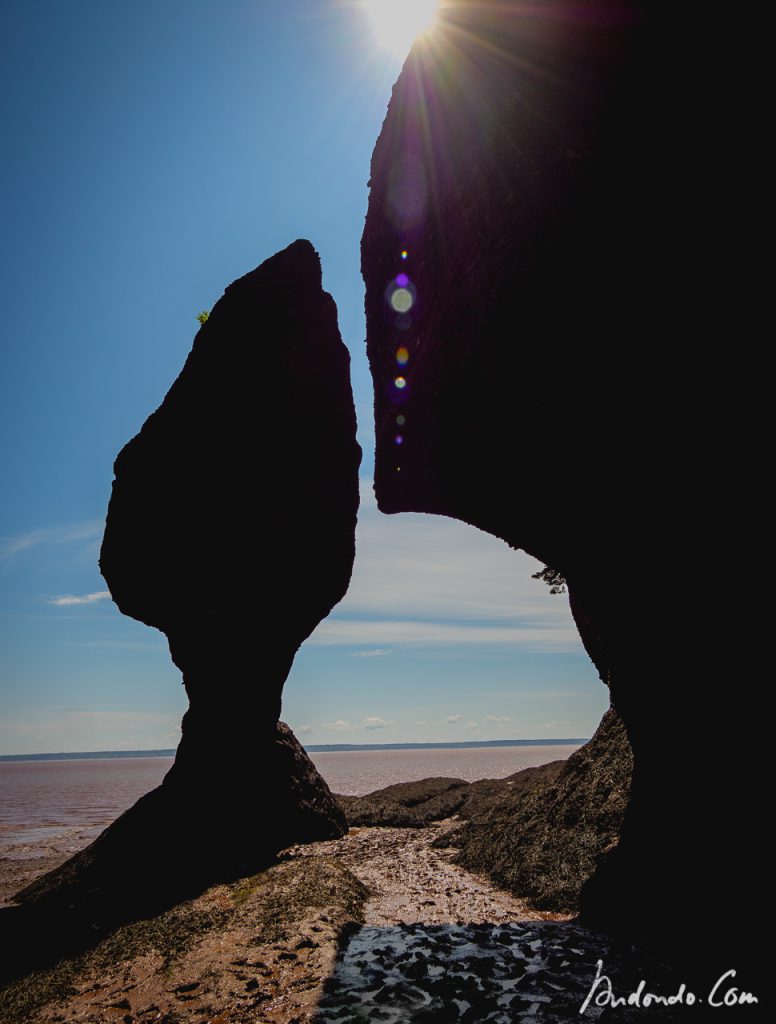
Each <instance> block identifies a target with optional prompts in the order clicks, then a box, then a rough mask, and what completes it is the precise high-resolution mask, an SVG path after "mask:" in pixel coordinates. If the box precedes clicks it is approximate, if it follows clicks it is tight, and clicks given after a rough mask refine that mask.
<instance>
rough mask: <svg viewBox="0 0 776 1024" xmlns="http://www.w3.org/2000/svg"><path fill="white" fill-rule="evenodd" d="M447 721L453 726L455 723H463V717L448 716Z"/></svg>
mask: <svg viewBox="0 0 776 1024" xmlns="http://www.w3.org/2000/svg"><path fill="white" fill-rule="evenodd" d="M445 721H446V722H449V723H450V724H452V723H453V722H462V721H463V715H448V716H447V718H446V719H445Z"/></svg>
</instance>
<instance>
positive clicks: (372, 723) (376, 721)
mask: <svg viewBox="0 0 776 1024" xmlns="http://www.w3.org/2000/svg"><path fill="white" fill-rule="evenodd" d="M393 724H394V723H393V722H387V721H386V720H385V719H384V718H378V717H377V715H370V716H369V717H368V718H365V719H364V721H363V726H364V728H365V729H384V728H385V727H386V726H387V725H393Z"/></svg>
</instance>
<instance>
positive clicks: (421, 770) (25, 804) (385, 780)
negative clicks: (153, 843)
mask: <svg viewBox="0 0 776 1024" xmlns="http://www.w3.org/2000/svg"><path fill="white" fill-rule="evenodd" d="M578 748H579V744H574V745H558V744H556V745H538V744H537V745H535V746H519V747H485V748H482V747H479V748H477V747H475V748H466V747H464V748H447V747H444V748H439V747H434V748H427V749H423V748H422V749H411V750H348V751H324V752H320V751H316V752H310V757H311V759H312V760H313V761H314V763H315V765H316V767H317V768H318V770H319V771H320V773H321V775H323V777H324V778H325V779H326V781H327V782H328V784H329V786H330V787H331V789H332V790H333V791H334V792H335V793H348V794H352V795H355V796H361V795H363V794H364V793H370V792H371V791H372V790H374V789H380V788H381V787H383V786H388V785H391V784H392V783H394V782H410V781H412V780H414V779H424V778H427V777H428V776H433V775H444V776H454V777H456V778H461V779H466V780H467V781H468V782H474V781H475V780H477V779H487V778H490V779H497V778H504V776H506V775H511V774H512V773H513V772H516V771H520V770H521V769H522V768H530V767H532V766H534V765H539V764H545V763H546V762H547V761H555V760H557V759H559V758H566V757H568V756H569V754H571V753H573V752H574V751H575V750H577V749H578ZM172 760H173V759H172V757H120V756H115V755H114V756H111V757H109V758H89V759H85V760H75V759H68V760H49V761H5V762H0V856H7V855H11V856H25V855H27V854H29V855H32V854H33V853H34V850H35V848H36V846H37V844H39V843H40V842H44V841H46V840H58V839H66V838H67V836H68V835H70V834H74V833H75V832H83V830H88V831H89V832H91V833H93V834H95V835H96V834H97V833H98V832H100V831H101V830H102V829H103V828H105V826H106V825H109V824H110V822H111V821H113V820H114V819H115V818H117V817H118V815H119V814H121V813H122V811H125V810H126V809H127V808H128V807H130V806H131V805H132V804H133V803H134V802H135V801H136V800H137V799H138V798H139V797H141V796H142V795H143V794H144V793H147V792H148V791H149V790H150V789H153V788H154V786H157V785H158V784H159V783H160V782H161V781H162V779H163V777H164V775H165V773H166V772H167V771H168V769H169V768H170V765H171V764H172Z"/></svg>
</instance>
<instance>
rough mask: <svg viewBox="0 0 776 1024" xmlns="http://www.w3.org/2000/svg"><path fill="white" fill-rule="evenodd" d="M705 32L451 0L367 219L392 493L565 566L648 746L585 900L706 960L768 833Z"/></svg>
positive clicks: (372, 331)
mask: <svg viewBox="0 0 776 1024" xmlns="http://www.w3.org/2000/svg"><path fill="white" fill-rule="evenodd" d="M674 13H677V12H674ZM722 32H723V26H722V25H721V23H720V22H718V21H714V20H713V19H703V24H702V25H699V19H698V18H697V17H696V16H695V15H694V14H693V13H692V12H690V11H689V10H688V11H683V12H680V13H677V16H676V17H674V16H673V14H672V15H671V16H670V17H668V16H667V14H666V12H664V11H661V10H659V9H657V8H655V7H654V5H649V4H646V3H638V2H630V0H626V2H623V3H609V2H603V3H600V4H596V5H594V6H592V7H591V6H590V5H588V6H587V7H584V8H571V7H569V5H567V4H563V3H559V2H554V0H548V2H546V3H543V4H541V5H533V6H530V5H528V6H526V5H521V4H517V3H514V4H512V3H506V4H489V3H478V2H471V0H466V2H463V0H451V2H449V3H447V4H445V5H444V6H443V8H442V9H441V11H440V15H439V21H438V24H437V26H436V27H435V29H434V32H433V34H432V35H431V36H430V37H429V39H428V40H426V41H420V42H418V43H416V45H415V47H414V48H413V50H412V53H411V55H410V56H409V58H408V60H407V61H406V63H405V65H404V68H403V70H402V73H401V75H400V77H399V80H398V82H397V84H396V85H395V87H394V90H393V95H392V98H391V101H390V105H389V108H388V113H387V115H386V118H385V121H384V124H383V127H382V130H381V133H380V136H379V139H378V141H377V144H376V147H375V150H374V154H373V158H372V165H371V182H370V185H371V191H370V197H369V206H368V213H367V218H366V224H365V229H364V234H363V239H362V272H363V276H364V279H365V282H366V318H367V347H368V353H369V360H370V365H371V371H372V376H373V379H374V386H375V426H376V435H377V448H376V494H377V500H378V504H379V507H380V508H381V509H382V510H383V511H384V512H387V513H396V512H403V511H414V512H426V513H435V514H440V515H446V516H452V517H455V518H457V519H460V520H463V521H465V522H467V523H471V524H473V525H474V526H476V527H479V528H480V529H482V530H486V531H488V532H489V533H492V534H494V535H496V536H498V537H501V538H503V539H504V540H505V541H506V542H507V544H508V545H510V546H511V547H514V548H523V549H524V550H526V551H527V552H529V553H530V554H531V555H534V556H535V557H536V558H537V559H539V560H540V561H541V562H542V563H544V564H545V565H548V566H550V567H551V568H553V569H555V570H557V571H558V572H560V573H561V574H562V575H563V576H564V577H565V579H566V581H567V582H568V588H569V596H570V602H571V607H572V611H573V614H574V617H575V619H576V622H577V625H578V627H579V631H580V634H581V637H582V640H583V642H584V644H585V647H586V649H587V651H588V652H589V654H590V656H591V658H592V660H593V661H594V663H595V665H596V667H597V669H598V671H599V673H600V676H601V679H602V680H603V681H604V682H605V683H606V684H607V685H608V686H609V688H610V691H611V697H612V702H613V705H614V708H615V709H616V711H617V712H618V714H619V716H620V717H621V718H622V720H623V722H624V723H625V727H626V730H627V735H628V738H629V740H630V744H631V745H632V748H633V754H634V758H635V767H634V775H633V786H632V793H631V802H630V806H629V808H628V810H627V813H626V817H625V822H624V826H623V831H622V836H621V839H620V842H619V844H616V845H615V846H614V848H613V849H611V850H610V851H609V853H608V854H606V855H605V856H604V857H603V859H602V860H601V862H600V863H599V866H598V870H597V872H596V874H595V875H594V877H593V878H592V879H591V880H590V881H589V882H588V883H587V885H586V887H585V889H584V891H583V894H582V908H583V916H582V919H583V921H584V922H586V923H588V924H591V925H593V926H599V927H603V928H607V929H611V930H614V931H617V932H619V933H621V934H623V935H624V936H626V937H627V938H628V939H629V940H631V939H635V940H639V941H645V942H649V943H651V944H652V945H653V946H654V947H655V948H656V949H657V950H658V952H659V953H661V954H663V955H666V956H669V957H675V958H676V959H677V962H679V963H685V964H686V963H687V962H688V961H689V960H690V959H692V961H693V963H694V964H695V965H696V966H697V964H698V963H702V964H703V965H705V966H707V967H708V969H709V970H710V971H711V970H717V969H719V970H718V973H720V972H721V971H722V970H726V969H728V968H729V967H731V966H733V967H735V966H739V965H742V957H743V959H744V960H745V959H746V949H747V948H748V943H749V941H750V940H749V938H747V936H749V937H751V934H752V933H751V930H750V927H749V926H750V924H751V912H752V910H751V908H753V907H755V906H756V905H757V904H758V900H759V898H760V886H761V880H760V877H761V876H760V874H759V872H758V869H757V867H756V864H757V858H758V851H759V850H760V849H764V848H765V846H766V844H765V843H764V842H761V841H760V840H758V839H757V838H756V836H755V833H756V828H755V823H756V822H757V820H758V819H759V817H760V815H759V811H758V807H759V797H758V793H757V788H756V785H754V780H755V779H756V778H757V777H758V776H757V774H756V773H753V771H752V768H751V764H752V755H753V752H754V751H753V746H752V741H751V738H750V721H749V716H748V711H747V710H746V709H747V706H748V705H747V702H746V701H739V700H738V699H737V697H736V696H734V695H733V693H732V692H731V688H735V687H736V686H737V684H738V682H739V681H740V682H741V684H742V685H748V683H746V684H745V681H746V680H748V679H750V678H752V673H756V671H757V663H756V660H755V658H754V656H753V649H752V647H751V646H750V645H749V644H748V643H746V642H744V643H742V642H740V637H741V635H742V633H745V631H744V630H743V624H742V622H741V611H740V610H739V609H738V607H737V603H736V602H735V601H733V600H731V595H733V594H735V593H736V592H737V591H739V590H741V588H742V586H744V584H743V583H742V582H741V579H740V573H739V571H738V570H737V569H735V568H734V567H733V566H734V560H733V559H732V558H720V557H718V555H717V554H715V548H716V545H717V544H719V543H720V541H721V540H722V539H724V538H727V539H729V540H730V542H731V543H733V542H734V541H736V540H740V539H741V538H742V537H743V536H744V535H745V533H746V529H745V521H746V519H747V518H748V510H749V509H751V507H752V504H753V501H754V498H753V490H752V480H754V479H756V477H757V474H756V473H753V472H751V465H747V459H748V453H749V452H750V451H751V439H752V437H753V436H755V435H756V433H757V429H758V428H757V426H756V425H755V422H754V421H755V418H756V410H755V409H751V410H749V411H743V410H741V409H740V408H738V411H737V413H736V414H735V415H733V413H732V412H731V407H730V405H729V402H731V401H733V400H734V398H735V396H736V394H738V393H740V392H742V391H743V392H745V391H746V389H747V387H748V386H749V385H748V384H747V377H748V376H750V375H751V374H750V366H749V364H748V363H747V360H746V359H745V358H741V357H740V356H738V355H736V354H735V353H731V352H726V354H725V356H724V357H722V356H721V355H720V356H719V357H718V356H716V355H714V354H712V353H710V352H709V351H708V350H707V349H706V347H705V345H704V339H706V338H708V337H709V336H712V335H715V334H717V333H718V332H719V331H720V330H722V331H723V332H724V331H727V330H728V329H729V328H730V329H732V328H733V326H734V325H735V324H736V323H737V322H738V321H739V320H740V318H741V316H743V315H744V313H743V312H742V311H744V310H745V309H746V294H747V290H746V283H745V281H744V275H743V272H742V270H740V269H739V267H738V266H737V265H736V263H735V261H734V260H732V259H731V255H732V254H733V253H735V252H738V251H740V245H739V244H738V242H737V240H736V237H735V235H736V230H737V229H736V226H735V218H733V217H732V216H727V215H726V214H724V213H722V214H721V215H720V216H719V217H715V216H711V215H710V211H711V210H712V209H719V208H720V204H721V207H722V209H723V210H724V209H725V208H726V206H725V204H726V202H727V200H726V199H725V197H726V196H727V195H728V193H727V192H726V191H725V189H726V187H727V181H728V180H729V179H728V178H727V177H726V176H727V174H728V172H729V171H732V170H733V169H734V166H735V163H736V159H735V152H736V150H735V145H732V146H731V147H725V148H724V151H723V152H720V148H719V147H718V146H714V145H713V139H714V138H717V137H718V132H719V118H720V110H721V109H723V108H722V107H721V106H720V104H719V103H718V102H717V100H718V99H719V96H718V94H717V92H716V91H715V90H716V89H721V88H722V85H721V79H720V78H719V74H718V72H715V71H714V70H713V67H712V65H713V63H714V61H715V60H717V59H718V57H715V56H714V55H715V54H716V55H719V54H720V53H722V52H724V41H723V40H722V39H721V33H722ZM688 61H691V65H692V74H691V75H688V72H687V68H688ZM712 82H717V83H718V84H717V86H715V87H714V88H712V93H711V96H712V97H713V96H716V99H712V98H710V96H709V95H708V94H706V93H705V92H704V93H703V94H702V93H701V85H700V83H706V85H708V84H709V83H712ZM728 84H730V83H728ZM706 85H704V89H705V88H706ZM690 111H691V114H690V113H689V112H690ZM734 134H735V133H734ZM739 141H740V140H739ZM712 151H713V152H714V154H715V156H714V158H713V159H710V157H709V154H710V153H711V152H712ZM710 289H711V290H710ZM731 336H732V335H731ZM734 453H736V454H734ZM722 745H724V756H722V754H721V750H722ZM569 827H574V826H573V824H570V825H569ZM485 841H486V840H485V839H483V842H485ZM485 860H486V858H481V859H480V862H479V866H482V864H483V863H484V861H485ZM720 908H724V911H723V912H722V914H721V916H720ZM731 956H733V959H734V960H735V963H733V962H732V961H731ZM697 977H698V975H697V974H696V975H694V980H695V979H697ZM750 980H751V979H750ZM688 983H689V980H688Z"/></svg>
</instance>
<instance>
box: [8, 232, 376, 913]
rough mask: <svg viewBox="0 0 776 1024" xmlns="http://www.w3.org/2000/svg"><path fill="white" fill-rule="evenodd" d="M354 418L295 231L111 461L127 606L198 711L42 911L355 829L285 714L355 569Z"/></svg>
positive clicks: (53, 887)
mask: <svg viewBox="0 0 776 1024" xmlns="http://www.w3.org/2000/svg"><path fill="white" fill-rule="evenodd" d="M355 429H356V423H355V412H354V407H353V398H352V394H351V390H350V381H349V357H348V353H347V350H346V349H345V347H344V345H343V343H342V340H341V338H340V335H339V330H338V327H337V314H336V307H335V304H334V301H333V299H332V298H331V296H330V295H328V294H326V293H325V292H324V291H323V290H322V287H321V268H320V263H319V260H318V256H317V254H316V252H315V250H314V249H313V247H312V246H311V245H310V243H309V242H306V241H297V242H294V243H293V245H291V246H289V247H288V248H287V249H285V250H284V251H282V252H280V253H278V254H277V255H275V256H273V257H272V258H271V259H269V260H267V261H266V262H265V263H263V264H262V265H261V266H260V267H259V268H258V269H256V270H254V271H252V272H251V273H249V274H247V275H246V276H245V277H243V278H241V279H240V280H238V281H236V282H235V283H234V284H232V285H230V286H229V288H227V290H226V292H225V294H224V296H223V298H221V300H220V301H219V302H218V303H217V304H216V306H215V308H214V309H213V311H212V313H211V314H210V317H209V319H208V320H207V322H206V323H205V324H204V325H203V326H202V329H201V330H200V331H199V333H198V334H197V337H196V339H195V342H194V347H193V349H192V352H191V354H190V355H189V357H188V359H187V360H186V364H185V366H184V367H183V370H182V371H181V374H180V376H179V377H178V379H177V380H176V381H175V383H174V384H173V386H172V387H171V389H170V391H169V393H168V394H167V396H166V398H165V399H164V401H163V403H162V405H161V406H160V407H159V409H157V411H156V412H155V413H153V415H151V416H150V417H149V419H148V420H147V421H146V423H145V424H144V426H143V428H142V430H141V431H140V433H139V434H138V435H137V436H136V437H135V438H133V440H131V441H130V442H129V443H128V444H127V445H126V447H125V448H124V449H123V450H122V451H121V453H120V454H119V456H118V458H117V460H116V466H115V472H116V480H115V483H114V485H113V495H112V497H111V501H110V507H109V510H108V518H107V524H106V529H105V537H104V541H103V546H102V552H101V558H100V566H101V569H102V572H103V575H104V576H105V579H106V581H107V583H108V585H109V587H110V590H111V593H112V595H113V597H114V600H115V601H116V603H117V605H118V606H119V608H120V609H121V611H122V612H124V613H125V614H127V615H131V616H133V617H134V618H136V619H139V620H140V621H142V622H145V623H147V624H148V625H150V626H155V627H156V628H158V629H160V630H162V631H163V632H164V633H165V634H166V635H167V638H168V640H169V644H170V651H171V654H172V658H173V660H174V661H175V663H176V665H178V667H179V668H180V669H181V671H182V672H183V683H184V685H185V687H186V692H187V694H188V697H189V701H190V706H189V710H188V711H187V712H186V715H185V717H184V720H183V736H182V739H181V743H180V746H179V748H178V752H177V756H176V759H175V763H174V765H173V767H172V769H171V771H170V772H169V773H168V775H167V776H166V778H165V779H164V782H163V784H162V785H161V786H160V787H159V788H158V789H156V790H154V791H153V792H152V793H149V794H148V795H147V796H145V797H143V798H142V799H141V800H140V801H139V802H138V803H137V804H136V805H135V806H134V807H133V808H131V809H130V810H129V811H127V812H126V814H124V815H123V816H122V817H121V818H120V819H119V820H118V821H117V822H115V823H114V825H112V826H111V827H110V828H109V829H108V830H107V831H106V832H105V833H103V835H102V836H100V837H99V838H98V840H97V841H96V842H95V843H94V844H92V846H91V847H89V848H88V849H87V850H85V851H83V853H81V854H79V855H78V856H77V857H76V858H74V859H73V860H72V861H70V862H68V863H67V864H65V865H64V866H63V867H62V868H60V869H59V870H58V871H57V872H55V873H54V874H53V875H49V876H46V877H44V878H43V879H41V880H40V881H39V882H37V883H35V884H34V885H33V886H32V887H31V888H30V889H28V890H27V891H26V893H24V894H23V896H25V897H26V900H27V902H28V904H30V905H32V904H35V903H41V902H42V903H46V904H48V905H50V904H52V903H53V904H62V906H63V908H64V907H69V908H70V910H71V911H73V913H72V914H70V916H71V917H75V916H76V913H77V914H78V915H80V919H81V920H83V921H84V922H86V924H85V927H86V929H87V931H88V929H89V928H90V927H92V925H93V923H94V921H95V920H96V921H97V922H98V925H99V922H102V921H103V920H109V919H112V920H113V922H114V923H115V921H116V920H121V919H124V918H126V917H129V916H134V915H137V914H138V913H142V912H148V913H150V912H154V911H156V910H158V908H159V906H160V905H163V904H167V905H169V904H170V903H172V902H174V901H175V899H180V898H183V897H184V896H185V895H188V894H190V893H191V892H192V891H195V890H197V889H198V888H201V887H202V886H203V885H205V884H207V883H209V882H211V881H213V880H214V879H217V878H223V877H236V876H238V875H240V874H244V873H246V872H249V871H250V870H255V869H256V868H257V867H259V866H262V865H264V864H266V863H267V862H268V860H269V859H270V858H271V857H272V856H273V855H274V853H276V852H277V850H279V849H280V848H282V847H284V846H286V845H288V844H290V843H292V842H300V841H309V840H311V839H320V838H332V837H335V836H338V835H341V834H342V833H343V831H344V830H345V829H346V827H347V826H346V822H345V819H344V817H343V815H342V813H341V811H340V810H339V808H338V807H337V805H336V803H335V802H334V801H333V799H332V797H331V794H330V792H329V789H328V787H327V786H326V784H325V782H324V781H323V780H322V779H321V777H320V776H319V775H318V772H317V771H316V770H315V767H314V766H313V764H312V763H311V762H310V760H309V759H308V758H307V756H306V754H305V753H304V750H303V749H302V748H301V746H300V745H299V744H298V742H297V741H296V740H295V738H294V737H293V735H292V733H291V732H290V730H289V729H288V728H287V727H286V726H285V725H283V724H282V723H280V724H279V723H278V716H279V713H280V699H281V691H282V688H283V684H284V682H285V680H286V676H287V674H288V671H289V669H290V667H291V663H292V661H293V658H294V654H295V652H296V650H297V648H298V647H299V645H300V644H301V643H302V641H303V640H304V639H305V638H306V637H307V636H308V635H309V634H310V633H311V632H312V630H313V629H314V628H315V626H316V625H317V624H318V623H319V622H320V620H321V619H323V618H324V617H325V616H326V615H327V614H328V613H329V611H330V610H331V608H332V607H333V606H334V605H335V604H336V603H337V601H339V600H340V599H341V598H342V596H343V595H344V593H345V591H346V589H347V586H348V583H349V580H350V573H351V569H352V564H353V558H354V543H355V541H354V531H355V524H356V512H357V508H358V480H357V475H358V465H359V461H360V454H361V453H360V449H359V447H358V445H357V444H356V440H355ZM66 916H67V915H66ZM63 927H66V926H65V925H63ZM78 927H79V926H77V925H75V924H73V929H74V931H77V930H78Z"/></svg>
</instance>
